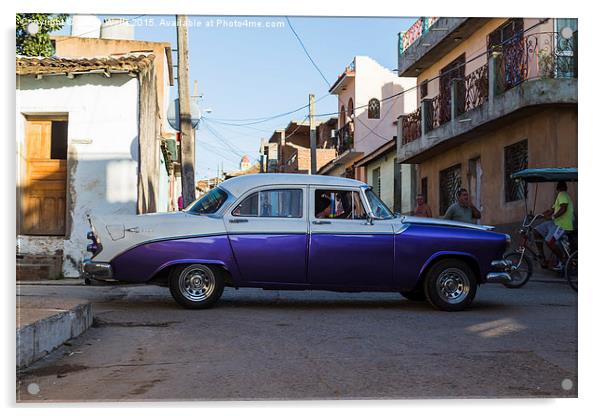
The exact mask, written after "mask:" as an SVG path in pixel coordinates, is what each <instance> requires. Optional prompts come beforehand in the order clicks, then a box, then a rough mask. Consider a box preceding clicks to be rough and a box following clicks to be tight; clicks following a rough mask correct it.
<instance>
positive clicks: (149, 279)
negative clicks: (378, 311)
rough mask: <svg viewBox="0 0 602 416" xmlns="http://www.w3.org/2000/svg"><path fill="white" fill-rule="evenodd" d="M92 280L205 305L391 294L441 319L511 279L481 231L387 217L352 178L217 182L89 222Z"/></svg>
mask: <svg viewBox="0 0 602 416" xmlns="http://www.w3.org/2000/svg"><path fill="white" fill-rule="evenodd" d="M90 224H91V228H92V230H91V231H90V232H89V233H88V238H89V239H90V240H91V241H92V242H91V244H89V245H88V251H90V252H91V253H92V257H91V258H89V259H86V260H85V261H84V262H83V264H82V270H83V272H84V275H85V277H87V278H88V279H93V280H103V281H119V282H128V283H150V284H158V285H163V286H167V287H169V289H170V291H171V294H172V296H173V297H174V299H175V300H176V301H177V302H178V303H179V304H181V305H182V306H184V307H187V308H207V307H209V306H211V305H213V304H214V303H215V302H216V301H217V300H218V299H219V298H220V296H221V295H222V292H223V290H224V287H225V286H228V287H235V288H242V287H255V288H263V289H276V290H306V289H309V290H332V291H341V292H360V291H372V292H376V291H382V292H400V293H401V294H402V295H403V296H405V297H406V298H408V299H410V300H424V299H426V300H428V301H429V302H430V304H431V305H432V306H433V307H435V308H437V309H441V310H448V311H456V310H461V309H464V308H465V307H467V306H468V305H469V304H470V303H471V302H472V300H473V299H474V297H475V294H476V291H477V286H478V285H480V284H483V283H486V282H492V283H504V282H507V281H509V280H511V277H510V275H509V273H508V271H509V267H510V264H508V262H506V261H505V260H502V258H503V254H504V251H505V250H506V248H507V247H508V245H509V242H510V238H509V236H508V235H506V234H499V233H495V232H493V231H491V230H492V227H485V226H480V225H475V224H467V223H460V222H454V221H445V220H437V219H425V218H417V217H406V216H396V215H394V214H393V213H392V212H391V211H390V210H389V208H387V206H386V205H385V204H384V203H383V202H382V201H381V200H380V199H379V198H378V196H377V195H376V194H375V193H374V191H373V190H372V189H371V188H370V187H369V186H367V185H366V184H364V183H363V182H359V181H356V180H353V179H345V178H339V177H331V176H317V175H298V174H257V175H246V176H240V177H237V178H233V179H229V180H227V181H225V182H223V183H221V184H220V185H219V186H218V187H217V188H214V189H212V190H211V191H210V192H209V193H207V194H206V195H204V196H203V197H201V198H200V199H198V200H197V201H196V202H194V203H193V204H191V205H190V206H189V207H188V208H187V209H185V210H184V211H181V212H174V213H158V214H146V215H138V216H107V217H92V218H90Z"/></svg>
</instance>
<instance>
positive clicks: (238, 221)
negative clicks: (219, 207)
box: [230, 218, 249, 224]
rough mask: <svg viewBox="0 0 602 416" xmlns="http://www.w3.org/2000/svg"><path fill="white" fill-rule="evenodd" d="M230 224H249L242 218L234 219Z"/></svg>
mask: <svg viewBox="0 0 602 416" xmlns="http://www.w3.org/2000/svg"><path fill="white" fill-rule="evenodd" d="M230 222H231V223H234V224H238V223H241V222H249V220H246V219H244V218H235V219H231V220H230Z"/></svg>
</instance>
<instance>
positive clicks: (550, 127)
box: [417, 107, 577, 224]
mask: <svg viewBox="0 0 602 416" xmlns="http://www.w3.org/2000/svg"><path fill="white" fill-rule="evenodd" d="M524 139H527V140H528V167H529V168H545V167H576V166H577V109H576V108H574V107H573V108H562V107H557V108H548V109H541V110H539V111H538V112H537V113H534V114H530V115H527V116H524V117H522V118H520V119H517V120H515V121H512V122H506V123H503V124H501V125H500V126H498V127H495V128H490V129H488V131H487V133H484V134H482V135H480V136H477V137H472V138H470V139H469V140H468V141H467V142H466V143H464V144H461V145H459V146H456V147H454V148H452V149H450V150H448V151H446V152H444V153H442V154H440V155H437V156H434V157H432V158H431V159H429V160H427V161H424V162H422V163H421V164H420V165H419V168H418V172H419V173H418V177H417V182H418V184H420V181H421V179H422V178H424V177H428V188H429V189H428V202H429V205H430V206H431V208H432V210H433V214H434V215H435V216H437V215H438V214H439V172H440V171H441V170H444V169H446V168H448V167H451V166H454V165H456V164H458V163H460V164H461V165H462V169H461V172H462V187H464V188H468V175H467V173H468V161H469V159H472V158H475V157H480V158H481V166H482V169H483V176H482V183H481V203H482V205H483V207H484V208H483V212H482V215H483V218H482V221H481V222H482V223H483V224H507V223H513V222H518V221H521V220H522V218H523V216H524V213H525V205H524V200H519V201H513V202H508V203H507V202H505V200H504V147H505V146H508V145H511V144H513V143H516V142H519V141H521V140H524ZM554 188H555V184H553V183H542V184H539V189H538V194H537V206H536V212H541V211H543V210H545V209H547V208H549V207H550V205H551V204H552V203H553V198H554ZM534 194H535V185H533V184H532V185H529V190H528V202H529V205H528V206H529V209H531V208H532V206H533V197H534ZM569 194H570V195H571V197H572V198H573V203H574V205H575V209H576V208H577V186H576V184H572V183H570V184H569Z"/></svg>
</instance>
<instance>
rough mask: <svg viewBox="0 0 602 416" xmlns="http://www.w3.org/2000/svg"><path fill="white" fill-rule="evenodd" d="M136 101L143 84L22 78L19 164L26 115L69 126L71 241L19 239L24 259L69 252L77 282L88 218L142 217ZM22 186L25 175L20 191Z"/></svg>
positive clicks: (125, 79) (97, 78) (116, 78)
mask: <svg viewBox="0 0 602 416" xmlns="http://www.w3.org/2000/svg"><path fill="white" fill-rule="evenodd" d="M137 100H138V80H137V79H136V78H132V77H130V76H129V75H127V74H123V75H113V76H111V77H110V78H106V77H105V76H104V75H101V74H89V75H79V76H77V77H76V78H75V79H68V78H67V77H66V76H49V77H44V78H42V79H41V80H36V79H34V78H33V77H31V76H22V77H18V78H17V120H18V122H17V153H18V160H22V155H24V154H25V149H24V148H23V146H24V115H27V114H31V115H34V114H37V115H40V114H60V115H67V116H68V120H69V127H68V174H67V175H68V177H67V194H68V196H69V198H68V203H67V217H68V218H67V221H66V224H67V231H66V236H65V237H64V238H56V237H29V236H22V235H19V236H18V244H19V251H20V252H23V253H43V252H44V251H45V250H52V252H54V250H57V249H63V250H64V253H65V261H64V264H63V273H64V274H65V275H66V276H77V275H79V271H78V266H79V262H80V261H81V259H82V258H83V257H84V254H85V248H86V244H87V240H86V232H87V231H88V224H87V221H86V214H88V213H89V212H91V211H92V210H93V211H94V213H95V214H101V215H102V214H135V213H136V199H137V190H136V184H137V169H138V154H139V153H138V152H139V148H138V111H137V108H138V101H137ZM20 170H21V167H18V173H20ZM22 180H23V176H22V175H21V174H19V175H18V176H17V187H19V186H20V185H21V183H22ZM42 250H44V251H42ZM46 252H47V251H46Z"/></svg>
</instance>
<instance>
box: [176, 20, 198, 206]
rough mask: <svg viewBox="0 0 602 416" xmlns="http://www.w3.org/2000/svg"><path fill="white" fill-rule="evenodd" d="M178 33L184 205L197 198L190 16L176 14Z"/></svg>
mask: <svg viewBox="0 0 602 416" xmlns="http://www.w3.org/2000/svg"><path fill="white" fill-rule="evenodd" d="M176 30H177V35H178V99H179V110H180V163H181V170H182V173H181V175H182V176H181V178H182V199H183V202H184V206H188V204H190V203H191V202H192V201H194V200H195V191H194V156H195V155H194V151H195V146H194V135H193V133H194V132H193V131H192V121H191V116H190V85H189V80H188V18H187V17H186V16H184V15H177V16H176Z"/></svg>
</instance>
